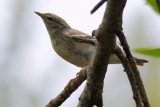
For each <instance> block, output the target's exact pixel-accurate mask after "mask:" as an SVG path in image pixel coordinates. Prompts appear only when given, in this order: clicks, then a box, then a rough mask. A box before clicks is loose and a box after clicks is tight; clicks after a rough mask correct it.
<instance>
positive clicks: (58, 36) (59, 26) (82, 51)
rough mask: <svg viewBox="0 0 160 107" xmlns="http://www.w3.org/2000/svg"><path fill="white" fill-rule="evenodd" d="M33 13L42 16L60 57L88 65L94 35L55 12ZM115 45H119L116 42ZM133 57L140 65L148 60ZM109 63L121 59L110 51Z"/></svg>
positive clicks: (74, 63) (94, 42)
mask: <svg viewBox="0 0 160 107" xmlns="http://www.w3.org/2000/svg"><path fill="white" fill-rule="evenodd" d="M35 13H36V14H37V15H38V16H40V17H41V18H42V20H43V22H44V24H45V26H46V29H47V31H48V33H49V37H50V40H51V44H52V47H53V49H54V50H55V52H56V53H57V54H58V55H59V56H60V57H61V58H63V59H64V60H66V61H68V62H69V63H71V64H73V65H75V66H78V67H85V66H87V65H89V63H90V61H91V58H92V57H93V56H94V54H95V52H96V45H97V43H98V41H97V39H96V38H95V37H93V36H90V35H88V34H86V33H83V32H81V31H79V30H76V29H73V28H72V27H70V25H69V24H68V23H67V22H66V21H65V20H64V19H62V18H61V17H59V16H57V15H55V14H52V13H40V12H35ZM116 46H118V47H120V46H119V45H118V43H117V45H116ZM134 59H135V61H136V64H137V65H141V66H142V65H143V64H144V63H147V62H148V61H147V60H145V59H139V58H136V57H134ZM109 64H121V61H120V59H119V58H118V57H117V56H116V55H115V54H114V53H112V54H111V56H110V59H109Z"/></svg>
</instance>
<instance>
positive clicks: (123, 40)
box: [117, 30, 150, 107]
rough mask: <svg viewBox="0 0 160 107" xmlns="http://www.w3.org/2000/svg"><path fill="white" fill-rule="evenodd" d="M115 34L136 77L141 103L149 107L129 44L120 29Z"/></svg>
mask: <svg viewBox="0 0 160 107" xmlns="http://www.w3.org/2000/svg"><path fill="white" fill-rule="evenodd" d="M117 36H118V38H119V40H120V42H121V44H122V47H123V50H124V51H125V53H126V57H127V59H128V62H129V64H130V66H131V68H132V70H133V73H134V77H135V78H136V81H137V82H136V83H137V85H138V89H139V91H140V94H141V99H142V103H143V104H144V107H150V104H149V101H148V98H147V94H146V92H145V89H144V85H143V82H142V79H141V76H140V73H139V71H138V68H137V66H136V63H135V60H134V58H133V56H132V54H131V52H130V49H129V45H128V43H127V40H126V38H125V36H124V33H123V32H122V30H117Z"/></svg>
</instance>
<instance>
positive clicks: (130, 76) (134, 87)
mask: <svg viewBox="0 0 160 107" xmlns="http://www.w3.org/2000/svg"><path fill="white" fill-rule="evenodd" d="M115 54H116V55H117V56H118V58H119V59H120V60H121V62H122V65H123V67H124V71H126V73H127V76H128V79H129V81H130V84H131V88H132V91H133V98H134V100H135V102H136V105H137V107H143V104H142V103H141V102H142V99H141V96H140V92H139V90H138V87H137V81H136V78H135V76H134V73H133V70H132V68H131V66H130V65H129V63H128V60H127V59H126V57H125V55H124V53H123V51H122V50H121V48H119V47H116V50H115Z"/></svg>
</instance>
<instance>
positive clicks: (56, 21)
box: [35, 12, 70, 31]
mask: <svg viewBox="0 0 160 107" xmlns="http://www.w3.org/2000/svg"><path fill="white" fill-rule="evenodd" d="M35 13H36V14H37V15H39V16H40V17H41V18H42V19H43V22H44V23H45V25H46V28H47V30H49V31H50V30H56V29H57V30H58V29H59V30H63V29H66V28H70V26H69V25H68V24H67V23H66V21H65V20H63V19H62V18H61V17H59V16H57V15H55V14H52V13H39V12H35Z"/></svg>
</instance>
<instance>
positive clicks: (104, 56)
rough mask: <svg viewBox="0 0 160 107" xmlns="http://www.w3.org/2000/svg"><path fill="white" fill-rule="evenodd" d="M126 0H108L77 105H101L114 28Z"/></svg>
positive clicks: (113, 38) (113, 40) (114, 42)
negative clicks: (95, 48) (95, 47)
mask: <svg viewBox="0 0 160 107" xmlns="http://www.w3.org/2000/svg"><path fill="white" fill-rule="evenodd" d="M125 4H126V0H108V3H107V5H106V10H105V14H104V17H103V21H102V23H101V25H100V27H99V29H98V31H97V33H96V35H95V36H96V38H97V40H98V45H97V51H96V54H95V57H94V58H93V59H92V60H93V61H91V62H92V63H91V64H90V69H89V70H87V83H86V86H85V89H84V91H83V93H82V94H81V96H80V101H79V104H78V107H92V106H93V105H96V106H97V107H102V106H103V101H102V92H103V83H104V77H105V73H106V70H107V66H108V62H109V58H110V55H111V53H113V52H114V49H115V45H116V37H115V29H116V27H117V26H115V25H117V23H119V22H120V23H122V22H121V21H122V20H120V19H122V13H123V9H124V6H125Z"/></svg>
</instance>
